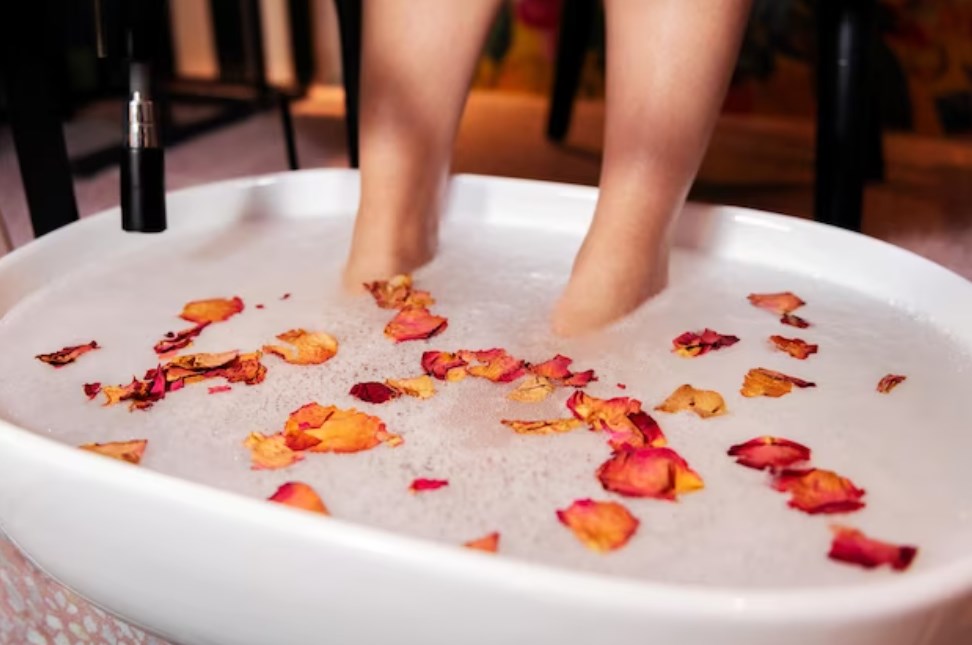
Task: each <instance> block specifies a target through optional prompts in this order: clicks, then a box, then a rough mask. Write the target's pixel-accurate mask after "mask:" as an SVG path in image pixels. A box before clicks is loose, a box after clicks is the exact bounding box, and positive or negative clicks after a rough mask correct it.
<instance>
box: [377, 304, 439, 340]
mask: <svg viewBox="0 0 972 645" xmlns="http://www.w3.org/2000/svg"><path fill="white" fill-rule="evenodd" d="M448 326H449V321H448V320H447V319H446V318H443V317H442V316H436V315H433V314H432V313H431V312H430V311H429V310H428V309H426V308H425V307H409V308H407V309H402V310H401V311H399V312H398V314H396V315H395V317H394V318H392V319H391V322H389V323H388V325H386V326H385V335H386V336H388V337H389V338H391V339H393V340H394V341H395V342H396V343H401V342H404V341H407V340H424V339H427V338H432V337H433V336H437V335H438V334H441V333H442V332H443V331H445V329H446V327H448Z"/></svg>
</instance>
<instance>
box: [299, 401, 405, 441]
mask: <svg viewBox="0 0 972 645" xmlns="http://www.w3.org/2000/svg"><path fill="white" fill-rule="evenodd" d="M284 436H285V437H286V443H287V446H288V447H290V448H292V449H294V450H309V451H311V452H337V453H346V452H360V451H362V450H369V449H371V448H374V447H375V446H377V445H378V444H380V443H387V444H388V445H389V446H397V445H400V444H401V443H402V438H401V437H400V436H398V435H395V434H391V433H389V432H388V431H387V429H386V428H385V424H384V422H383V421H382V420H381V419H379V418H378V417H373V416H370V415H367V414H365V413H364V412H358V411H357V410H355V409H354V408H350V409H348V410H341V409H339V408H337V407H335V406H333V405H329V406H326V407H325V406H322V405H320V404H318V403H308V404H307V405H304V406H303V407H301V408H299V409H297V410H295V411H294V412H292V413H291V414H290V417H289V418H288V419H287V423H286V425H285V426H284Z"/></svg>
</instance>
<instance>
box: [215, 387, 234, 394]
mask: <svg viewBox="0 0 972 645" xmlns="http://www.w3.org/2000/svg"><path fill="white" fill-rule="evenodd" d="M232 389H233V388H232V387H230V386H229V385H216V386H214V387H211V388H209V393H210V394H219V393H221V392H229V391H230V390H232Z"/></svg>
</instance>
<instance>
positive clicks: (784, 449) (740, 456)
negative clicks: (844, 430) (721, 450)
mask: <svg viewBox="0 0 972 645" xmlns="http://www.w3.org/2000/svg"><path fill="white" fill-rule="evenodd" d="M726 454H728V455H729V456H730V457H735V458H736V463H737V464H741V465H743V466H746V467H747V468H755V469H756V470H764V469H767V468H768V469H770V470H779V469H781V468H789V467H790V466H792V465H794V464H797V463H800V462H803V461H809V460H810V449H809V448H807V447H806V446H804V445H803V444H800V443H797V442H796V441H790V440H789V439H783V438H780V437H765V436H764V437H756V438H755V439H750V440H749V441H747V442H746V443H740V444H736V445H735V446H732V447H731V448H729V452H727V453H726Z"/></svg>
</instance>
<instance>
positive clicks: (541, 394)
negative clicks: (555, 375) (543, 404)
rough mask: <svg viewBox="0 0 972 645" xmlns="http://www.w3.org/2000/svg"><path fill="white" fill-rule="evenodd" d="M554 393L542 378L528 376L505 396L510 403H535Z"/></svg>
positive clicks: (548, 383)
mask: <svg viewBox="0 0 972 645" xmlns="http://www.w3.org/2000/svg"><path fill="white" fill-rule="evenodd" d="M553 391H554V386H553V384H552V383H551V382H550V381H549V380H548V379H547V378H545V377H543V376H536V375H530V376H527V377H526V378H525V379H523V380H522V381H520V384H519V385H518V386H517V388H516V389H515V390H512V391H511V392H510V393H509V394H507V395H506V398H508V399H510V400H511V401H519V402H520V403H537V402H538V401H543V400H544V399H546V398H547V397H548V396H550V394H551V393H552V392H553Z"/></svg>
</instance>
